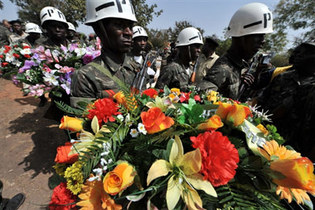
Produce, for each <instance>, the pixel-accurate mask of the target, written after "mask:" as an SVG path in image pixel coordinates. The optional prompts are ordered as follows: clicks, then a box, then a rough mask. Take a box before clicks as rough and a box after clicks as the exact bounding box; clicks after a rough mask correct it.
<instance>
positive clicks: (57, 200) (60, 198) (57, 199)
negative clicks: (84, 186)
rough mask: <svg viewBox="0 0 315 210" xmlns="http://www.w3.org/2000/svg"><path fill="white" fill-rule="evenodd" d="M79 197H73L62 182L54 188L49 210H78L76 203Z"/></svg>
mask: <svg viewBox="0 0 315 210" xmlns="http://www.w3.org/2000/svg"><path fill="white" fill-rule="evenodd" d="M76 199H77V196H75V195H73V194H72V193H71V191H70V190H68V189H67V184H66V183H64V182H62V183H60V184H59V185H58V186H57V187H55V188H54V191H53V194H52V196H51V200H50V202H49V210H67V209H77V207H76V205H75V201H76Z"/></svg>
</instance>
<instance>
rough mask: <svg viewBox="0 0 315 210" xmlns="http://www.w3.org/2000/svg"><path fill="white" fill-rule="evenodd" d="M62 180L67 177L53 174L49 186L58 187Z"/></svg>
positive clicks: (51, 187)
mask: <svg viewBox="0 0 315 210" xmlns="http://www.w3.org/2000/svg"><path fill="white" fill-rule="evenodd" d="M61 182H65V179H64V178H63V177H61V176H59V175H58V174H53V175H52V176H51V177H49V179H48V186H49V188H50V189H54V188H55V187H57V186H58V185H59V184H60V183H61Z"/></svg>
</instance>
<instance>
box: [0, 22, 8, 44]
mask: <svg viewBox="0 0 315 210" xmlns="http://www.w3.org/2000/svg"><path fill="white" fill-rule="evenodd" d="M9 35H10V32H9V30H8V29H7V28H6V27H4V26H3V25H0V47H2V46H4V45H9V44H10V42H9Z"/></svg>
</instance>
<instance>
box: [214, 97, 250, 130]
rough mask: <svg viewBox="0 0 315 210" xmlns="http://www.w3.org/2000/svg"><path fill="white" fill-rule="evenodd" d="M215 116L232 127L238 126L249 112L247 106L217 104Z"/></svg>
mask: <svg viewBox="0 0 315 210" xmlns="http://www.w3.org/2000/svg"><path fill="white" fill-rule="evenodd" d="M216 114H217V115H219V116H220V117H221V119H222V120H225V121H227V122H232V123H233V125H234V126H239V125H241V124H242V123H243V122H244V120H245V119H246V118H247V117H248V116H249V115H250V114H251V112H250V109H249V108H248V107H247V106H244V105H239V104H237V103H235V102H234V104H228V103H222V102H219V107H218V109H217V111H216Z"/></svg>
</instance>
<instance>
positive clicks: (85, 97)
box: [70, 50, 139, 107]
mask: <svg viewBox="0 0 315 210" xmlns="http://www.w3.org/2000/svg"><path fill="white" fill-rule="evenodd" d="M112 57H113V56H112V54H111V53H110V52H108V51H105V50H102V54H101V56H99V57H98V58H96V59H95V60H94V61H93V62H94V63H97V64H99V65H101V66H104V67H105V68H107V69H108V70H109V71H110V73H112V75H113V76H116V77H117V78H118V79H120V80H121V81H122V82H124V83H125V84H127V85H130V86H131V85H132V84H133V82H134V80H135V77H136V74H137V72H138V71H139V69H138V68H137V64H135V63H134V61H133V60H132V59H131V58H130V57H129V56H126V57H125V60H124V63H123V65H120V64H118V63H116V62H115V61H114V60H113V59H112ZM117 91H119V86H118V85H117V84H116V83H115V82H114V81H113V80H112V79H111V78H109V77H108V76H107V75H105V73H103V72H102V71H101V70H99V69H97V68H95V67H94V66H91V65H89V64H88V65H85V66H83V67H81V68H80V69H78V70H76V71H75V72H74V74H73V76H72V82H71V98H70V102H71V105H72V106H74V107H75V106H76V104H77V102H79V101H92V100H94V99H96V98H104V97H108V96H111V95H113V94H114V93H115V92H117Z"/></svg>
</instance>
